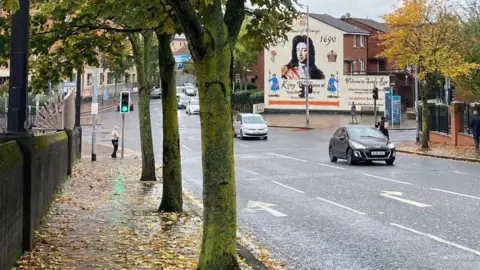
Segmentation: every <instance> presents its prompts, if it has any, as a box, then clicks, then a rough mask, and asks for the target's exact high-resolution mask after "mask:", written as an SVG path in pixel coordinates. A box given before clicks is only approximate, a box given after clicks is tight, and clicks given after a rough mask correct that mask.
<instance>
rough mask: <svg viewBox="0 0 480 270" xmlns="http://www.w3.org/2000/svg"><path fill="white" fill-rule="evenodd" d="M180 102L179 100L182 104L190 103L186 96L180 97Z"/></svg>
mask: <svg viewBox="0 0 480 270" xmlns="http://www.w3.org/2000/svg"><path fill="white" fill-rule="evenodd" d="M180 100H181V101H182V102H188V101H190V98H189V97H186V96H180Z"/></svg>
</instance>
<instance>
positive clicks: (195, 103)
mask: <svg viewBox="0 0 480 270" xmlns="http://www.w3.org/2000/svg"><path fill="white" fill-rule="evenodd" d="M186 113H187V114H190V115H192V114H197V113H200V101H199V100H198V99H192V100H190V102H188V104H187V110H186Z"/></svg>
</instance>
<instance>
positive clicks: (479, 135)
mask: <svg viewBox="0 0 480 270" xmlns="http://www.w3.org/2000/svg"><path fill="white" fill-rule="evenodd" d="M469 128H470V131H471V132H472V133H473V141H474V142H475V151H477V153H478V151H479V150H478V148H479V141H480V116H479V115H478V109H476V110H474V111H473V117H472V121H471V122H470V126H469Z"/></svg>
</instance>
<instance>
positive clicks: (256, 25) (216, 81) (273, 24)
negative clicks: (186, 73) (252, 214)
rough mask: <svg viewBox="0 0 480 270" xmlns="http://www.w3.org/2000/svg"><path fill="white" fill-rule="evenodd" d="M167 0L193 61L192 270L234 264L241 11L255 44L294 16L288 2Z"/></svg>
mask: <svg viewBox="0 0 480 270" xmlns="http://www.w3.org/2000/svg"><path fill="white" fill-rule="evenodd" d="M245 2H246V1H244V0H227V1H220V0H208V1H207V0H205V1H202V0H200V1H194V2H192V1H190V0H167V3H168V4H169V5H171V6H172V9H173V11H174V16H175V18H177V21H178V23H179V24H180V26H181V28H182V30H183V33H184V34H185V36H186V38H187V40H188V44H189V48H190V52H191V54H192V57H193V60H194V62H195V73H196V75H197V83H198V88H199V91H198V95H199V100H200V121H201V129H202V166H203V194H204V196H203V206H204V214H203V239H202V249H201V253H200V260H199V263H198V269H208V270H215V269H239V266H238V262H237V257H236V187H235V167H234V156H233V133H232V110H231V105H230V99H231V88H230V85H231V79H232V77H233V76H232V75H233V62H234V61H233V60H234V59H233V55H234V50H235V45H236V43H237V39H238V35H239V32H240V29H241V27H242V23H243V21H244V19H245V16H246V15H247V14H248V15H251V17H252V20H251V23H250V24H249V25H248V26H247V31H248V32H249V34H250V35H252V36H255V38H256V40H257V42H258V44H262V45H261V46H263V45H264V44H274V43H276V42H277V41H278V40H279V39H281V38H282V37H283V38H285V37H286V31H288V30H290V28H291V24H292V21H293V19H295V18H296V17H297V15H298V13H297V11H296V9H295V7H294V5H293V3H292V1H289V0H287V1H283V0H270V1H269V0H267V1H263V0H262V1H257V0H254V1H249V2H250V3H251V5H252V6H253V7H254V8H253V10H250V9H248V8H246V6H245Z"/></svg>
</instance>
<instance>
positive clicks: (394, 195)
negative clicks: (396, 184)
mask: <svg viewBox="0 0 480 270" xmlns="http://www.w3.org/2000/svg"><path fill="white" fill-rule="evenodd" d="M402 195H403V193H402V192H399V191H382V193H380V196H383V197H385V198H390V199H393V200H397V201H399V202H404V203H408V204H411V205H414V206H417V207H421V208H423V207H430V206H431V205H428V204H425V203H421V202H415V201H411V200H407V199H403V198H399V197H401V196H402Z"/></svg>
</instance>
